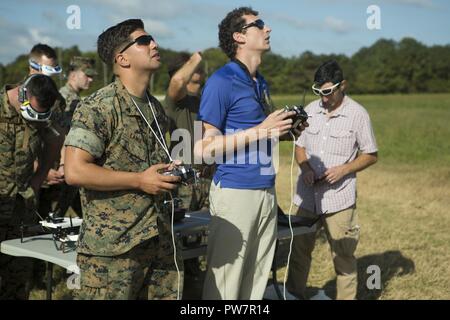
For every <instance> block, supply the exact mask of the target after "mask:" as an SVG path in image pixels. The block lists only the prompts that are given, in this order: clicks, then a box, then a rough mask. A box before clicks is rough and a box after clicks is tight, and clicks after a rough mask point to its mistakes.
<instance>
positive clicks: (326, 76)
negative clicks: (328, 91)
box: [314, 60, 344, 86]
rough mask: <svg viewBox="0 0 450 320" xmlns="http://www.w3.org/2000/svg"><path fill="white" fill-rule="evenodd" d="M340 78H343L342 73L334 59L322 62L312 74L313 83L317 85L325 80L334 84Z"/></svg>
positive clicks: (339, 80)
mask: <svg viewBox="0 0 450 320" xmlns="http://www.w3.org/2000/svg"><path fill="white" fill-rule="evenodd" d="M342 80H344V73H343V72H342V69H341V67H340V66H339V64H338V63H337V62H336V60H328V61H326V62H324V63H322V64H321V65H320V67H319V68H318V69H317V71H316V74H315V75H314V83H315V84H317V85H319V86H321V85H323V84H324V83H327V82H332V83H334V84H336V83H338V82H341V81H342Z"/></svg>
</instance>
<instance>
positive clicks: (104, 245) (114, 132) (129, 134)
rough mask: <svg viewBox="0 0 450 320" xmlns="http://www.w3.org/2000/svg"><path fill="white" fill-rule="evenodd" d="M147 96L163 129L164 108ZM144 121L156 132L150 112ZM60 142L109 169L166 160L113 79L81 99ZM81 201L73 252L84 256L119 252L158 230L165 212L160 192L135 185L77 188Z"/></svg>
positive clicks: (137, 167)
mask: <svg viewBox="0 0 450 320" xmlns="http://www.w3.org/2000/svg"><path fill="white" fill-rule="evenodd" d="M150 101H151V102H152V104H153V106H154V109H155V114H156V117H157V118H158V122H159V124H160V126H161V129H162V131H163V134H164V133H165V132H166V130H167V118H166V116H165V114H164V110H163V108H162V107H161V105H160V103H159V102H158V100H156V98H154V97H153V96H150ZM143 113H144V114H146V112H143ZM148 113H150V112H147V114H148ZM147 120H148V121H149V123H151V124H152V127H154V128H155V130H156V132H158V129H157V128H156V125H155V122H154V119H153V117H152V118H150V119H147ZM158 138H159V137H158ZM65 145H66V146H73V147H76V148H80V149H83V150H85V151H87V152H89V153H90V154H91V155H92V156H93V157H94V158H95V163H96V164H97V165H99V166H102V167H104V168H107V169H110V170H117V171H128V172H142V171H144V170H146V169H147V168H148V167H150V166H151V165H154V164H157V163H167V162H168V159H167V156H166V155H165V153H164V151H163V149H162V148H161V146H160V145H159V144H158V142H157V141H156V139H155V137H154V135H153V133H152V131H151V130H150V129H149V128H148V126H147V125H146V123H145V122H144V120H143V119H142V117H141V115H140V114H139V112H138V110H137V109H136V107H135V105H134V104H133V102H132V100H131V98H130V95H129V94H128V92H127V91H126V89H125V87H124V86H123V84H122V83H121V81H120V80H119V79H118V78H117V80H116V81H115V82H113V83H111V84H109V85H108V86H106V87H104V88H102V89H100V90H98V91H96V92H94V93H93V94H92V95H90V96H89V97H86V98H84V99H83V100H82V102H81V104H80V105H79V106H78V107H77V109H76V110H75V114H74V116H73V120H72V126H71V129H70V132H69V134H68V136H67V138H66V141H65ZM98 178H99V179H101V177H98ZM81 204H82V209H83V217H84V220H83V224H82V226H81V230H80V237H79V243H78V252H80V253H84V254H89V255H98V256H116V255H120V254H123V253H125V252H127V251H128V250H130V249H132V248H133V247H135V246H136V245H138V244H140V243H142V242H143V241H145V240H147V239H149V238H151V237H154V236H156V235H158V234H159V233H160V231H158V230H159V229H160V226H159V225H158V224H159V222H160V219H157V218H162V220H165V221H168V215H165V214H163V211H164V210H163V208H162V206H163V199H162V196H153V195H149V194H146V193H144V192H141V191H138V190H122V191H95V190H89V189H86V188H81ZM164 227H166V225H164Z"/></svg>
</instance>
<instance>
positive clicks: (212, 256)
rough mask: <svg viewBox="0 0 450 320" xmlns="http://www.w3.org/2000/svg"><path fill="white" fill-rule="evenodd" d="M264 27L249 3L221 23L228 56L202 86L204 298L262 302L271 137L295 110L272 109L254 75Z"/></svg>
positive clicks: (264, 43) (272, 221)
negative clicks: (211, 170)
mask: <svg viewBox="0 0 450 320" xmlns="http://www.w3.org/2000/svg"><path fill="white" fill-rule="evenodd" d="M270 32H271V29H270V28H269V27H268V26H267V25H265V24H264V22H263V21H262V20H260V19H259V18H258V12H256V11H254V10H252V9H251V8H247V7H241V8H238V9H235V10H233V11H231V12H230V13H228V15H227V16H226V17H225V18H224V19H223V20H222V22H221V23H220V25H219V42H220V47H221V48H222V50H223V51H224V52H225V54H227V56H228V57H229V58H230V59H231V61H230V62H229V63H227V64H226V65H225V66H223V67H222V68H221V69H219V70H218V71H217V72H215V73H214V74H213V75H212V76H211V77H210V79H209V80H208V82H207V83H206V86H205V89H204V91H203V94H202V99H201V103H200V111H199V115H198V118H199V120H201V121H202V127H203V137H202V140H201V141H200V143H197V144H196V155H199V154H202V155H203V157H205V156H206V155H211V156H212V157H214V158H215V161H216V163H217V171H216V174H215V175H214V179H213V182H212V183H211V190H210V210H211V214H212V220H211V223H210V234H209V237H208V253H207V265H208V270H207V273H206V278H205V284H204V288H203V298H204V299H231V300H235V299H262V297H263V294H264V290H265V287H266V284H267V279H268V276H269V272H270V267H271V264H272V259H273V254H274V249H275V241H276V229H277V226H276V208H277V201H276V195H275V188H274V184H275V173H274V170H273V168H272V163H271V162H272V161H271V150H270V147H271V143H270V142H271V140H273V139H277V138H278V137H279V136H281V135H284V134H286V133H287V132H288V131H289V129H291V127H292V120H291V119H289V117H290V116H292V115H293V114H294V113H293V112H290V113H285V112H282V111H275V112H273V113H271V112H272V110H271V109H272V107H271V104H270V103H269V101H270V98H269V93H268V88H267V83H266V81H265V80H264V78H263V77H262V76H261V75H260V74H259V73H258V72H257V68H258V66H259V65H260V63H261V56H262V54H263V53H264V52H266V51H268V50H269V49H270V41H269V38H270V36H269V35H270ZM200 146H201V147H202V148H201V151H199V147H200Z"/></svg>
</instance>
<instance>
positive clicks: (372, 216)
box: [31, 94, 450, 299]
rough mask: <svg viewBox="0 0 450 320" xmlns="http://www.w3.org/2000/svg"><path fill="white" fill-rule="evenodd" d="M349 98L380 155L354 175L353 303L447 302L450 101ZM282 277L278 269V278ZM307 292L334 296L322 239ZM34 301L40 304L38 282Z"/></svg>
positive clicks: (282, 179) (284, 173)
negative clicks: (374, 282) (374, 270)
mask: <svg viewBox="0 0 450 320" xmlns="http://www.w3.org/2000/svg"><path fill="white" fill-rule="evenodd" d="M313 98H315V97H313V96H308V97H307V102H309V101H312V99H313ZM353 98H354V99H355V100H356V101H358V102H359V103H361V104H362V105H363V106H365V107H366V108H367V110H368V111H369V114H370V116H371V119H372V122H373V126H374V130H375V135H376V138H377V143H378V148H379V161H378V163H377V164H375V165H374V166H372V167H370V168H368V169H367V170H365V171H363V172H361V173H360V174H358V203H357V204H358V213H359V219H360V225H361V228H362V229H361V240H360V243H359V246H358V249H357V253H356V255H357V257H358V269H359V279H358V280H359V288H358V299H450V264H449V261H450V214H449V212H448V210H449V209H450V94H436V95H374V96H354V97H353ZM274 101H275V102H276V104H277V105H278V106H284V105H286V104H294V103H298V101H299V97H294V96H276V97H274ZM291 151H292V144H290V143H288V142H283V143H282V145H281V147H280V153H281V157H280V158H281V161H280V171H279V174H278V177H277V194H278V200H279V202H280V205H281V207H282V208H283V209H284V210H285V211H286V212H287V211H288V209H289V203H290V160H291V159H290V154H291ZM295 172H296V169H295ZM295 179H296V176H295V177H294V182H295ZM280 254H287V252H286V251H285V250H280ZM369 265H378V266H379V267H380V269H381V273H382V274H381V280H382V281H381V282H382V289H381V290H369V289H367V287H366V285H365V284H366V280H367V277H368V276H369V275H368V274H367V273H366V270H367V266H369ZM284 271H285V268H280V269H279V270H278V274H277V276H278V279H283V276H284ZM59 272H62V271H61V270H60V271H59ZM58 277H59V278H60V279H62V281H59V284H58V286H57V288H56V290H55V298H66V297H67V290H66V289H65V281H64V280H63V279H64V276H63V274H59V275H58ZM309 286H310V287H311V294H313V293H314V291H315V289H316V288H325V290H326V293H327V294H328V295H329V296H331V297H334V295H335V293H334V291H335V275H334V269H333V266H332V263H331V257H330V252H329V249H328V244H327V243H326V241H325V238H324V236H323V234H320V236H319V239H318V241H317V246H316V249H315V251H314V253H313V264H312V269H311V274H310V278H309ZM198 288H201V285H199V286H198ZM195 296H197V297H198V296H199V295H198V294H197V295H195ZM31 297H32V298H33V299H43V298H44V297H45V291H44V285H43V283H41V284H40V285H39V287H36V288H35V290H34V291H33V293H32V296H31Z"/></svg>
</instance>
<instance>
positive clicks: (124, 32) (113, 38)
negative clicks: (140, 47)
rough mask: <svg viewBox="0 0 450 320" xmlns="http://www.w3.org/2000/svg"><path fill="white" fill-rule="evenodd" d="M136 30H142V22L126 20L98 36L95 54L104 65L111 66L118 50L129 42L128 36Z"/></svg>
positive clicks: (139, 20)
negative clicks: (96, 53)
mask: <svg viewBox="0 0 450 320" xmlns="http://www.w3.org/2000/svg"><path fill="white" fill-rule="evenodd" d="M138 29H144V23H143V22H142V20H141V19H128V20H125V21H122V22H121V23H119V24H116V25H115V26H113V27H110V28H108V29H107V30H106V31H104V32H103V33H102V34H100V35H99V36H98V39H97V52H98V55H99V57H100V59H102V61H103V62H104V63H106V64H108V65H112V64H113V63H114V57H115V55H116V53H117V51H118V50H119V48H120V47H122V46H123V45H124V44H125V43H127V42H129V41H131V38H130V35H131V34H132V33H133V32H134V31H136V30H138Z"/></svg>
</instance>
